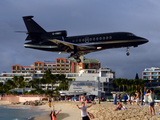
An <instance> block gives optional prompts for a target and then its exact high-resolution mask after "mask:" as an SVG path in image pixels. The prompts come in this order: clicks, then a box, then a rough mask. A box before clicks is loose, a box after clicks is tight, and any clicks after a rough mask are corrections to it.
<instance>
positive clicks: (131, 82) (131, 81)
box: [130, 79, 135, 91]
mask: <svg viewBox="0 0 160 120" xmlns="http://www.w3.org/2000/svg"><path fill="white" fill-rule="evenodd" d="M130 84H131V87H132V91H133V88H134V86H135V83H134V80H133V79H131V80H130Z"/></svg>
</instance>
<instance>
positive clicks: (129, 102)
mask: <svg viewBox="0 0 160 120" xmlns="http://www.w3.org/2000/svg"><path fill="white" fill-rule="evenodd" d="M128 104H129V105H130V104H131V95H129V94H128Z"/></svg>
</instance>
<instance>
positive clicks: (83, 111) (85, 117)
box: [77, 101, 94, 120]
mask: <svg viewBox="0 0 160 120" xmlns="http://www.w3.org/2000/svg"><path fill="white" fill-rule="evenodd" d="M93 103H94V101H93V102H92V104H91V105H89V106H85V103H84V102H82V107H79V106H78V105H77V107H78V108H79V109H81V116H82V120H90V119H89V117H88V115H87V108H89V107H91V106H92V105H93Z"/></svg>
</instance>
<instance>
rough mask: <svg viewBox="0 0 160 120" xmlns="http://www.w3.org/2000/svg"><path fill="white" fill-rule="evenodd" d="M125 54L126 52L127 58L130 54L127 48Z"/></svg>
mask: <svg viewBox="0 0 160 120" xmlns="http://www.w3.org/2000/svg"><path fill="white" fill-rule="evenodd" d="M126 52H127V53H126V55H127V56H129V55H130V53H129V47H127V50H126Z"/></svg>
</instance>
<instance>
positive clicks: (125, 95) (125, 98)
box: [124, 93, 127, 104]
mask: <svg viewBox="0 0 160 120" xmlns="http://www.w3.org/2000/svg"><path fill="white" fill-rule="evenodd" d="M126 101H127V94H126V93H125V94H124V103H125V104H126Z"/></svg>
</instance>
